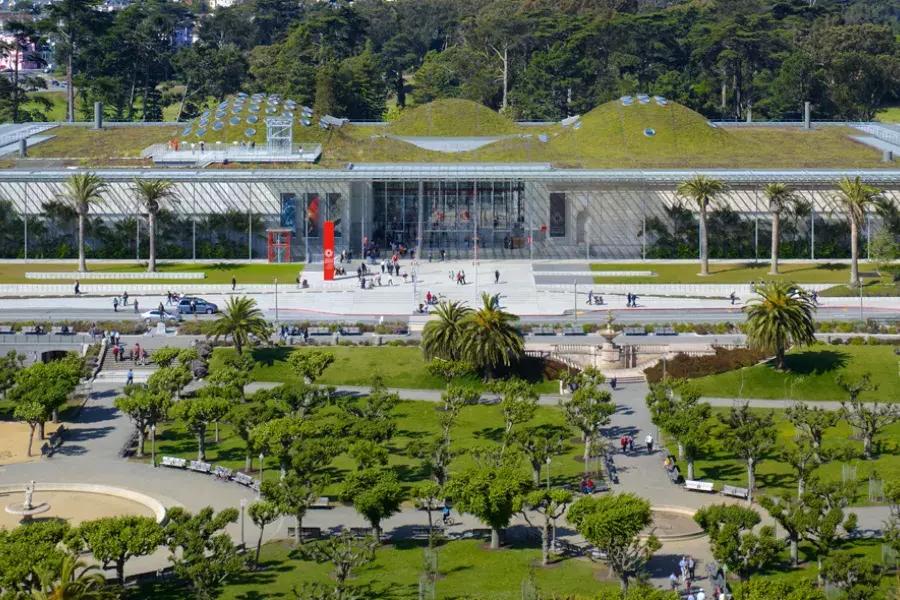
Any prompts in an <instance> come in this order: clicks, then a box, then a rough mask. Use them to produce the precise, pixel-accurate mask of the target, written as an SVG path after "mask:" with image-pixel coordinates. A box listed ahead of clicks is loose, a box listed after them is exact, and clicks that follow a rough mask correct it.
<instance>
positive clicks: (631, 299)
mask: <svg viewBox="0 0 900 600" xmlns="http://www.w3.org/2000/svg"><path fill="white" fill-rule="evenodd" d="M625 299H626V302H625V306H627V307H628V308H637V299H638V297H637V294H632V293H631V292H629V293H628V294H626V295H625Z"/></svg>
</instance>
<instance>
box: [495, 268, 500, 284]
mask: <svg viewBox="0 0 900 600" xmlns="http://www.w3.org/2000/svg"><path fill="white" fill-rule="evenodd" d="M497 283H500V271H499V270H495V271H494V284H497Z"/></svg>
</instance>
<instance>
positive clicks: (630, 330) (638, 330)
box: [622, 327, 647, 335]
mask: <svg viewBox="0 0 900 600" xmlns="http://www.w3.org/2000/svg"><path fill="white" fill-rule="evenodd" d="M622 333H624V334H625V335H647V330H646V329H645V328H644V327H626V328H625V329H623V330H622Z"/></svg>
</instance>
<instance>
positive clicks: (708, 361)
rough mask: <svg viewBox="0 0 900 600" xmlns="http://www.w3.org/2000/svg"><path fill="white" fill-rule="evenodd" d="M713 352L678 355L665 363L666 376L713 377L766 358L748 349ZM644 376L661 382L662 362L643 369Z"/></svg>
mask: <svg viewBox="0 0 900 600" xmlns="http://www.w3.org/2000/svg"><path fill="white" fill-rule="evenodd" d="M714 350H715V354H712V355H709V356H688V355H686V354H678V355H677V356H676V357H675V358H673V359H671V360H668V361H666V375H667V376H668V377H672V378H674V379H692V378H694V377H703V376H705V375H715V374H716V373H725V372H726V371H733V370H735V369H740V368H742V367H749V366H752V365H755V364H756V363H758V362H760V361H761V360H763V359H765V358H766V357H767V356H768V355H767V354H766V353H765V352H761V351H759V350H751V349H749V348H735V349H734V350H727V349H725V348H719V347H716V348H714ZM644 374H645V375H646V376H647V381H648V382H649V383H656V382H658V381H661V380H662V376H663V365H662V362H659V363H658V364H656V365H654V366H652V367H648V368H647V369H644Z"/></svg>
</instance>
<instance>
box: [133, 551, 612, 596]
mask: <svg viewBox="0 0 900 600" xmlns="http://www.w3.org/2000/svg"><path fill="white" fill-rule="evenodd" d="M290 550H291V547H290V546H289V545H287V544H280V543H273V544H267V545H266V546H264V547H263V551H262V561H263V562H264V563H265V564H264V568H263V569H262V570H261V571H257V572H252V573H251V572H248V573H246V574H245V575H244V576H243V577H241V578H240V579H239V580H238V581H237V582H235V583H234V584H232V585H229V586H228V587H227V588H226V589H225V592H224V593H223V595H222V596H221V597H222V598H224V599H233V598H258V597H262V596H261V595H260V590H263V589H264V590H265V594H264V595H265V597H266V598H292V597H293V596H292V594H291V588H292V587H293V586H299V585H301V584H303V583H308V582H316V583H323V584H328V583H330V582H331V579H330V577H329V571H330V565H324V564H323V565H320V564H316V563H311V562H307V561H300V560H297V559H295V558H291V557H290ZM422 552H423V544H419V543H413V542H405V543H401V544H391V545H386V546H383V547H381V548H379V549H378V551H377V553H376V555H375V561H374V562H372V563H371V564H370V565H368V566H366V567H363V568H360V569H359V570H358V571H355V575H354V577H353V579H352V582H353V584H354V585H358V586H364V587H365V588H366V589H365V591H364V592H363V595H362V597H365V598H372V599H376V598H378V599H386V598H392V599H394V600H415V599H416V598H419V591H418V590H419V577H420V576H421V575H422V568H423V567H422V565H423V554H422ZM438 552H439V554H438V571H439V572H440V576H439V579H438V581H437V584H436V586H435V591H436V593H437V597H438V598H459V599H462V598H491V599H492V600H518V599H519V598H521V595H522V592H521V587H522V582H523V581H524V580H526V579H528V577H529V573H530V572H531V571H532V569H533V572H534V581H535V583H536V584H537V586H538V588H540V589H541V590H544V591H551V590H552V592H553V593H554V594H556V595H560V596H557V597H567V598H571V597H573V596H574V595H578V597H580V598H587V597H594V596H595V595H596V594H597V593H598V592H599V591H600V590H601V589H606V590H608V591H612V590H615V589H616V587H617V584H616V583H614V582H610V581H608V579H607V577H608V576H607V573H606V571H607V569H606V568H605V567H603V566H602V565H600V564H597V563H591V562H589V561H586V560H575V559H573V560H565V561H562V562H560V563H558V564H555V565H553V566H552V567H550V568H540V566H538V565H539V564H540V550H539V549H537V548H510V549H506V550H502V551H490V550H487V549H485V548H484V544H483V542H481V541H477V540H467V541H459V542H452V543H449V544H446V545H444V546H441V547H440V549H439V551H438ZM604 580H605V581H604ZM127 597H128V598H163V597H165V598H173V599H176V600H181V599H185V600H186V599H187V598H192V597H193V596H192V595H190V592H189V590H188V589H186V588H184V586H181V588H179V587H177V585H173V584H168V585H165V584H163V585H159V586H153V585H148V586H144V587H142V588H140V589H138V590H136V591H133V592H131V593H129V595H128V596H127Z"/></svg>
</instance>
